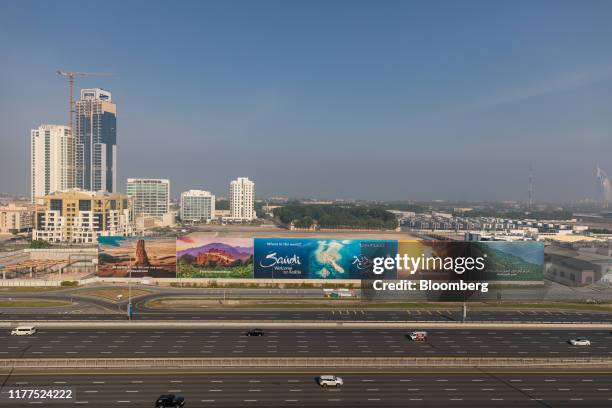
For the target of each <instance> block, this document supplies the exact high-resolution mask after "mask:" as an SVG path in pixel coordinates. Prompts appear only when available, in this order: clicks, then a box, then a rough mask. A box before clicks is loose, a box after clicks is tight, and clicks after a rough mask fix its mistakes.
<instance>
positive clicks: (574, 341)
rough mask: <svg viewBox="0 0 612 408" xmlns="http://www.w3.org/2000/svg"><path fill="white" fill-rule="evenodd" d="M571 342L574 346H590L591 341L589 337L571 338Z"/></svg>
mask: <svg viewBox="0 0 612 408" xmlns="http://www.w3.org/2000/svg"><path fill="white" fill-rule="evenodd" d="M569 342H570V344H571V345H572V346H590V345H591V341H590V340H587V339H571V340H570V341H569Z"/></svg>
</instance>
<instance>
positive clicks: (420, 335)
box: [408, 331, 427, 341]
mask: <svg viewBox="0 0 612 408" xmlns="http://www.w3.org/2000/svg"><path fill="white" fill-rule="evenodd" d="M408 337H410V340H412V341H427V332H424V331H413V332H412V333H410V334H409V335H408Z"/></svg>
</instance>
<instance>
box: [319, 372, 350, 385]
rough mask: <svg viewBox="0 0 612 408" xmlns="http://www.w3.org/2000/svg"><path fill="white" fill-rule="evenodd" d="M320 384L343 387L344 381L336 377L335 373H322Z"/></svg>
mask: <svg viewBox="0 0 612 408" xmlns="http://www.w3.org/2000/svg"><path fill="white" fill-rule="evenodd" d="M319 385H320V386H321V387H323V388H327V387H342V385H344V381H342V378H340V377H336V376H335V375H322V376H320V377H319Z"/></svg>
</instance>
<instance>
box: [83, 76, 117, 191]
mask: <svg viewBox="0 0 612 408" xmlns="http://www.w3.org/2000/svg"><path fill="white" fill-rule="evenodd" d="M75 141H76V187H78V188H80V189H83V190H89V191H108V192H111V193H114V192H115V191H117V107H116V105H115V104H114V103H113V101H112V98H111V93H110V92H108V91H105V90H103V89H99V88H94V89H82V90H81V98H80V99H79V100H78V101H77V102H76V130H75Z"/></svg>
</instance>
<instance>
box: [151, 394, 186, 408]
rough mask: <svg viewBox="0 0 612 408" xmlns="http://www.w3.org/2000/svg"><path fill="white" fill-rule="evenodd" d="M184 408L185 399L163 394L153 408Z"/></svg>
mask: <svg viewBox="0 0 612 408" xmlns="http://www.w3.org/2000/svg"><path fill="white" fill-rule="evenodd" d="M184 406H185V398H183V397H181V396H180V395H174V394H163V395H160V396H159V397H158V398H157V401H155V408H166V407H172V408H183V407H184Z"/></svg>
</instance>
